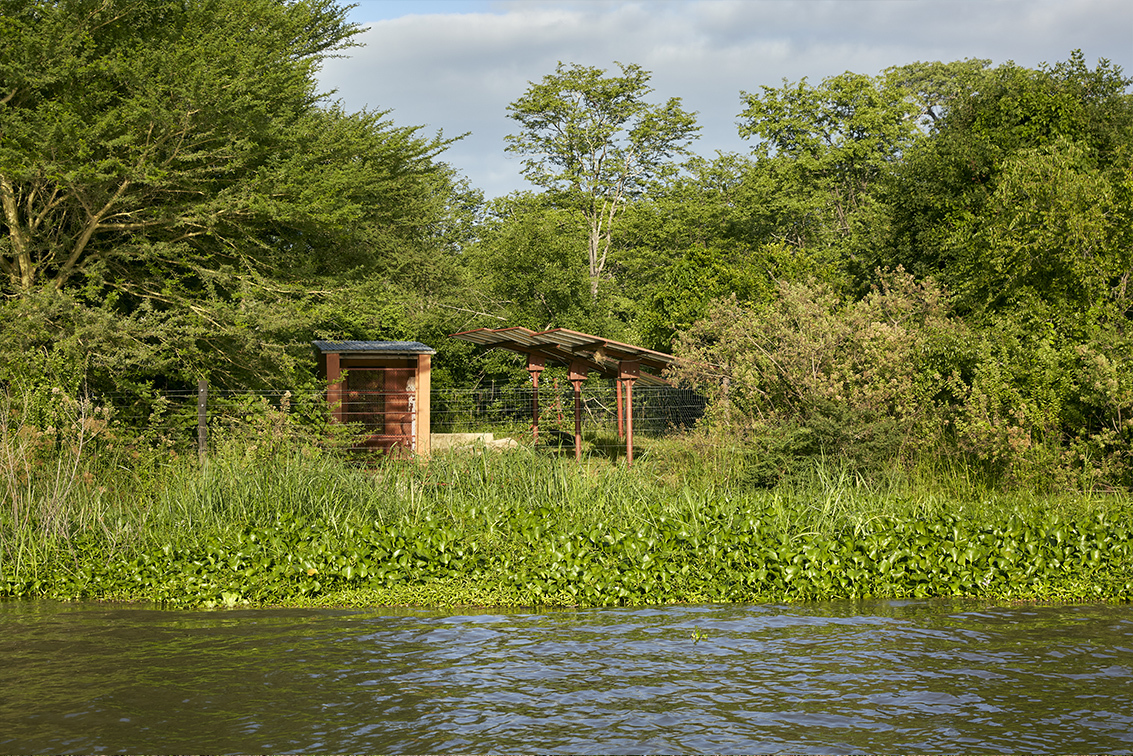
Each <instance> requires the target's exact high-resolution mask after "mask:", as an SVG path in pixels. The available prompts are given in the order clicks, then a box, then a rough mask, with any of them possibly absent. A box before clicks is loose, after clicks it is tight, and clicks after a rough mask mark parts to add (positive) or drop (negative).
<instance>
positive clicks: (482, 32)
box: [321, 0, 1133, 196]
mask: <svg viewBox="0 0 1133 756" xmlns="http://www.w3.org/2000/svg"><path fill="white" fill-rule="evenodd" d="M407 7H408V6H407ZM426 7H427V8H428V10H429V11H431V12H429V13H425V14H419V15H411V16H401V17H397V18H383V17H382V16H383V13H377V14H376V15H374V16H372V18H378V19H379V20H376V21H374V22H373V23H372V24H371V25H370V26H369V28H368V30H367V31H366V32H365V33H364V34H363V35H362V36H361V38H360V41H361V42H363V43H365V45H366V46H365V47H364V48H360V49H355V50H352V51H351V56H350V57H349V58H346V59H337V60H332V61H329V62H328V63H327V65H326V66H325V68H324V70H323V72H322V76H321V81H322V83H323V85H324V87H326V88H335V89H337V90H338V96H339V97H340V98H341V99H342V100H343V102H344V104H345V106H346V107H347V108H349V109H352V110H358V109H361V108H363V107H368V108H371V109H380V110H385V109H392V110H393V113H392V117H393V118H394V120H395V122H396V123H398V124H399V125H424V126H427V128H428V130H429V131H430V132H432V131H435V130H436V129H443V130H444V132H445V133H446V134H447V135H449V136H455V135H456V134H460V133H463V132H465V131H471V132H472V134H471V136H469V137H468V138H467V139H465V140H463V141H462V142H459V143H458V144H456V145H454V146H453V147H452V148H451V149H450V150H449V151H448V152H447V153H446V159H447V160H448V161H449V162H450V163H452V164H453V165H454V166H455V167H456V168H457V169H458V170H460V171H461V172H463V173H465V174H467V175H468V176H469V178H470V179H471V180H472V183H473V184H474V185H476V186H479V187H480V188H482V189H484V190H485V192H486V193H487V194H488V195H489V196H494V195H498V194H503V193H506V192H508V191H511V190H513V189H521V188H526V185H525V184H524V182H523V180H522V178H520V176H519V161H518V160H517V159H515V158H511V157H508V156H507V155H505V153H504V141H503V137H504V135H505V134H508V133H509V132H510V131H511V130H512V129H511V127H512V125H513V122H511V121H510V120H509V119H508V118H507V113H506V108H507V105H508V103H510V102H511V101H513V100H515V99H516V98H517V97H519V96H520V95H521V94H522V93H523V91H524V90H525V89H526V87H527V82H528V81H537V80H539V79H541V78H542V77H543V76H544V75H546V74H548V73H550V72H552V71H553V70H554V68H555V64H556V63H557V62H558V61H560V60H561V61H564V62H574V63H581V64H584V65H594V66H599V67H601V68H606V69H613V70H616V69H615V68H614V65H613V62H614V61H621V62H623V63H638V64H640V65H642V66H643V67H645V68H646V69H648V70H650V71H652V72H653V82H652V83H653V86H654V87H655V89H656V92H655V93H654V99H655V100H662V99H667V98H669V97H673V96H678V97H681V98H683V100H684V103H685V106H686V108H689V109H691V110H696V111H698V112H699V120H700V123H701V125H702V127H703V128H702V137H701V139H700V142H699V144H698V146H697V149H698V151H699V152H701V153H702V154H711V153H712V152H713V151H715V150H741V151H742V150H746V149H747V145H746V144H745V143H744V142H742V141H741V140H740V139H739V137H738V136H737V134H736V128H735V121H736V114H737V113H738V112H739V111H740V109H741V105H740V94H739V93H740V90H747V91H758V90H759V87H760V86H761V85H769V86H777V85H778V84H779V83H780V81H781V80H782V79H783V78H787V79H789V80H792V81H794V80H798V79H799V78H802V77H803V76H806V77H808V78H809V79H810V80H812V81H815V82H817V81H820V80H821V79H823V78H825V77H827V76H833V75H836V74H839V73H841V72H843V71H846V70H851V71H856V72H858V73H865V74H874V73H877V72H879V71H880V70H882V69H884V68H886V67H888V66H892V65H901V64H904V63H909V62H912V61H916V60H958V59H962V58H971V57H978V58H990V59H992V60H993V61H994V62H996V63H1002V62H1004V61H1006V60H1014V61H1015V62H1017V63H1019V64H1021V65H1027V66H1036V65H1038V64H1039V63H1040V62H1043V61H1047V62H1051V63H1053V62H1055V61H1059V60H1065V59H1066V58H1067V57H1068V56H1069V54H1070V51H1071V50H1073V49H1077V48H1081V49H1082V50H1083V52H1084V53H1085V55H1086V59H1087V60H1088V61H1090V62H1091V63H1092V62H1093V61H1095V60H1096V59H1097V58H1100V57H1106V58H1109V59H1110V60H1112V61H1113V62H1115V63H1117V64H1118V65H1121V66H1123V67H1125V68H1126V69H1127V70H1129V71H1130V73H1133V4H1130V3H1128V2H1127V1H1126V0H716V1H711V0H653V1H649V2H618V1H606V0H591V1H589V2H588V1H586V0H583V1H581V2H579V1H576V2H562V1H556V0H519V1H518V2H502V3H485V2H483V1H482V0H481V1H476V2H464V1H458V0H451V1H450V2H433V3H431V4H430V5H428V6H426ZM390 8H391V6H388V5H387V6H383V5H382V4H381V3H363V4H362V6H361V7H360V8H359V9H358V12H361V13H365V12H367V10H369V12H371V13H374V12H375V11H376V10H379V9H381V10H383V11H384V13H389V12H390ZM466 8H467V9H472V12H459V11H462V10H464V9H466ZM359 20H362V21H366V20H368V19H367V18H360V19H359Z"/></svg>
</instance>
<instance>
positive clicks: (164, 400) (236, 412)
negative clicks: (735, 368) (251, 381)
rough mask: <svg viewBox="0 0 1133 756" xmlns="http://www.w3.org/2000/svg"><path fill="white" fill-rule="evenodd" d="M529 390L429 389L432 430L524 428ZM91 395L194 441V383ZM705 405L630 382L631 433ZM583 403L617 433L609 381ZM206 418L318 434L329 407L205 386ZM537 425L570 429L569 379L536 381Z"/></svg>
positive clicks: (131, 429)
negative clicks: (557, 382) (538, 383)
mask: <svg viewBox="0 0 1133 756" xmlns="http://www.w3.org/2000/svg"><path fill="white" fill-rule="evenodd" d="M533 394H534V392H533V390H532V388H531V386H530V385H526V386H516V385H508V384H495V385H487V386H481V387H478V388H472V389H466V388H445V389H437V390H434V391H433V392H432V393H431V395H430V407H431V410H430V412H431V423H430V429H431V432H433V433H494V434H496V435H497V436H500V435H522V434H523V433H526V432H529V429H530V427H531V421H532V407H533V399H534V396H533ZM93 402H94V404H96V405H99V406H106V407H109V408H110V418H111V423H112V425H114V426H116V427H118V428H120V429H121V430H122V431H123V432H124V433H126V434H130V435H132V436H134V437H135V438H139V439H145V440H147V441H149V442H151V443H153V444H154V445H158V446H165V447H168V448H176V449H183V450H186V451H187V450H190V449H192V448H195V447H196V445H197V441H198V392H197V391H196V390H180V391H155V392H152V393H150V394H147V395H138V394H130V395H127V394H108V395H105V396H101V397H95V398H94V399H93ZM705 407H706V400H705V399H704V397H702V396H700V395H698V394H697V393H695V392H693V391H690V390H687V389H680V388H674V387H669V386H641V385H637V386H635V387H634V389H633V430H634V433H635V435H640V436H654V437H660V436H664V435H665V434H668V433H672V432H674V431H678V430H680V429H682V428H688V427H692V426H693V425H694V424H695V423H696V422H697V420H699V419H700V417H701V416H702V415H703V413H704V410H705ZM581 409H582V427H583V431H584V432H591V433H593V432H597V433H609V434H616V433H617V395H616V388H615V383H614V382H613V381H605V382H602V383H595V382H588V383H587V384H585V385H584V386H583V388H582V392H581ZM206 422H207V427H208V429H209V434H210V436H215V434H216V433H218V432H221V433H222V432H224V431H226V430H242V431H244V432H245V433H247V432H251V433H253V434H255V433H272V434H277V435H278V434H281V433H283V434H291V435H298V434H307V435H317V434H318V433H320V432H323V431H324V430H325V429H326V427H327V425H328V424H329V423H330V413H329V410H328V406H327V396H326V391H325V390H324V389H317V388H315V389H291V390H287V389H270V390H231V389H213V388H209V389H208V392H207V403H206ZM539 427H540V430H541V431H543V430H545V431H546V432H547V433H549V434H550V433H553V432H555V431H560V432H563V433H570V434H573V432H574V392H573V389H572V388H571V386H570V385H569V384H560V385H555V384H553V383H552V384H549V385H546V386H540V387H539Z"/></svg>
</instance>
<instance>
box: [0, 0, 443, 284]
mask: <svg viewBox="0 0 1133 756" xmlns="http://www.w3.org/2000/svg"><path fill="white" fill-rule="evenodd" d="M3 6H4V13H3V16H2V18H0V24H2V34H3V37H4V40H5V42H4V45H3V48H2V52H0V200H2V206H0V210H2V216H0V217H2V221H0V223H2V227H0V232H2V234H3V237H4V242H3V246H2V247H0V271H2V272H3V273H4V274H6V276H5V278H6V280H5V281H4V284H3V285H4V287H5V288H6V289H7V290H8V291H9V292H10V293H15V294H20V293H22V292H27V291H29V290H31V289H32V288H33V287H36V286H38V285H49V286H51V287H52V288H54V289H56V290H60V289H62V288H64V287H65V286H68V285H69V284H71V283H72V282H75V283H76V284H82V283H83V282H84V278H85V277H86V276H89V275H94V276H96V277H98V278H100V279H101V282H102V284H103V285H110V286H115V287H116V286H118V285H122V286H127V285H129V286H132V287H133V288H134V291H133V292H132V293H134V294H135V295H139V296H146V293H145V292H146V291H147V290H149V291H150V293H151V294H152V293H153V291H154V289H153V287H151V286H148V285H142V284H140V283H139V278H145V277H146V275H145V274H146V271H147V270H149V269H152V268H153V267H154V266H157V267H159V268H167V267H168V266H170V265H171V264H172V265H173V267H174V268H178V267H180V268H181V269H182V270H181V272H182V273H183V272H184V267H185V263H190V264H192V263H200V262H202V261H203V260H209V261H210V264H215V262H216V261H218V260H223V261H227V262H236V263H237V267H238V268H239V267H244V266H246V265H247V264H248V263H249V262H253V261H256V262H264V263H266V264H268V265H279V264H280V263H282V262H283V260H282V259H281V258H282V257H284V256H287V255H298V256H299V258H298V259H293V260H289V261H288V262H287V263H286V264H284V265H283V266H282V267H284V268H286V267H290V266H291V265H292V264H295V263H296V262H299V263H303V264H305V263H306V259H305V256H306V255H307V254H308V253H309V252H310V245H311V244H312V243H316V242H315V240H317V238H318V237H319V236H323V237H324V238H325V236H326V235H327V234H328V233H331V232H334V231H337V230H341V229H348V228H350V227H351V226H356V225H357V224H358V223H359V222H360V221H363V220H365V219H367V216H370V217H374V216H379V217H380V215H381V210H383V209H384V210H387V212H391V211H392V212H393V213H397V212H398V210H397V206H398V204H399V200H400V199H401V198H399V197H394V196H392V195H391V196H386V197H381V199H380V202H381V203H383V204H384V207H377V206H376V205H377V204H378V203H376V202H375V200H376V199H378V196H379V195H380V194H382V193H383V192H388V191H389V190H391V189H396V190H398V191H401V192H402V193H404V191H405V189H407V188H409V187H410V184H411V183H412V182H411V181H407V179H409V178H411V174H420V173H423V172H430V171H432V170H434V166H433V164H432V160H431V158H432V157H433V156H435V155H436V153H437V152H438V151H439V150H440V149H441V148H442V147H443V143H441V142H438V141H434V142H429V141H427V140H421V139H419V138H417V137H416V136H415V135H414V131H415V130H414V129H398V128H395V127H392V126H391V125H390V124H389V123H388V122H387V121H386V120H385V119H384V117H383V114H381V113H360V114H347V113H344V112H342V111H341V110H339V109H337V108H335V107H331V108H324V107H320V106H319V104H320V99H321V95H319V93H318V92H317V91H316V89H315V79H314V75H315V72H316V71H317V69H318V66H319V65H320V63H321V62H322V61H323V60H324V59H325V58H326V57H327V56H329V55H332V54H334V53H335V52H336V51H339V50H341V49H343V48H345V47H348V46H349V45H350V44H351V38H352V37H353V35H354V34H355V33H356V32H357V31H358V29H357V27H355V26H354V25H351V24H349V23H347V22H346V21H345V16H346V12H347V9H346V8H341V7H338V6H336V5H335V3H334V0H296V1H295V2H286V1H285V0H190V1H188V2H180V1H178V2H174V1H173V0H58V1H51V0H3ZM379 185H380V186H379ZM390 200H393V201H392V202H391V201H390ZM391 206H393V207H392V208H391ZM375 211H377V212H375ZM190 267H191V265H190ZM167 272H169V271H167ZM158 288H160V286H159V287H158Z"/></svg>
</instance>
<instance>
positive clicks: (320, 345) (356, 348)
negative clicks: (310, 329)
mask: <svg viewBox="0 0 1133 756" xmlns="http://www.w3.org/2000/svg"><path fill="white" fill-rule="evenodd" d="M311 343H312V344H313V345H314V346H315V349H317V350H319V353H320V354H327V353H330V352H333V353H335V354H375V353H376V354H436V353H437V350H436V349H433V348H432V347H429V346H425V345H424V344H422V343H421V342H420V341H312V342H311Z"/></svg>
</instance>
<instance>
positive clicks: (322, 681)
mask: <svg viewBox="0 0 1133 756" xmlns="http://www.w3.org/2000/svg"><path fill="white" fill-rule="evenodd" d="M174 751H180V752H194V753H206V752H207V753H284V752H290V753H295V752H336V753H363V752H369V753H374V752H381V753H446V752H464V753H470V752H485V751H491V752H497V753H499V752H525V753H532V752H535V753H646V752H648V753H696V752H700V753H777V752H778V753H782V752H790V753H960V752H964V753H1003V752H1031V753H1033V752H1055V753H1133V608H1131V607H1129V606H1065V607H1033V606H1016V607H996V606H987V605H982V604H976V603H962V602H935V601H931V602H930V601H899V602H872V603H834V604H820V605H805V606H778V605H758V606H677V607H656V608H637V609H595V610H576V611H559V612H548V613H536V612H532V611H527V612H523V611H517V612H500V611H495V612H484V613H463V614H457V615H452V614H442V613H437V612H428V611H412V610H402V611H391V610H240V611H228V612H183V611H162V610H158V609H148V608H138V607H120V606H108V605H98V604H53V603H42V602H34V603H33V602H8V603H0V752H23V753H26V752H86V753H108V752H174Z"/></svg>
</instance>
